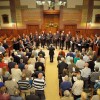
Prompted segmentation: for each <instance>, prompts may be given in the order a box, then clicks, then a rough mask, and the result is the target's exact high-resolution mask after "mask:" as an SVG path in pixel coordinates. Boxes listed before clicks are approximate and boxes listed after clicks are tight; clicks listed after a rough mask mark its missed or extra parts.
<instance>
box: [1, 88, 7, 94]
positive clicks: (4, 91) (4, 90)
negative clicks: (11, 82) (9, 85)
mask: <svg viewBox="0 0 100 100" xmlns="http://www.w3.org/2000/svg"><path fill="white" fill-rule="evenodd" d="M0 93H1V94H3V93H6V87H5V86H3V87H1V89H0Z"/></svg>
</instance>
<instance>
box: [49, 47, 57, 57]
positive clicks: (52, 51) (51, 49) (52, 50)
mask: <svg viewBox="0 0 100 100" xmlns="http://www.w3.org/2000/svg"><path fill="white" fill-rule="evenodd" d="M48 50H49V55H54V50H55V48H54V47H52V46H51V47H49V48H48Z"/></svg>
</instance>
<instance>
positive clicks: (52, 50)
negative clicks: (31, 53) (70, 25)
mask: <svg viewBox="0 0 100 100" xmlns="http://www.w3.org/2000/svg"><path fill="white" fill-rule="evenodd" d="M48 50H49V57H50V62H53V57H54V50H55V48H54V47H53V44H51V45H50V47H49V48H48Z"/></svg>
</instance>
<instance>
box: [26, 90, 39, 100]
mask: <svg viewBox="0 0 100 100" xmlns="http://www.w3.org/2000/svg"><path fill="white" fill-rule="evenodd" d="M26 100H40V98H39V97H38V96H37V95H35V89H33V88H32V89H31V90H30V95H27V96H26Z"/></svg>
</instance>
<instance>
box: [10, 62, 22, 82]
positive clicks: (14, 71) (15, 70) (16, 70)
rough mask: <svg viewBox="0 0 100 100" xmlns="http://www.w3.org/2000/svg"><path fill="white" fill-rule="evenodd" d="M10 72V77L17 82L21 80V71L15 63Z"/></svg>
mask: <svg viewBox="0 0 100 100" xmlns="http://www.w3.org/2000/svg"><path fill="white" fill-rule="evenodd" d="M11 74H12V79H15V81H16V82H18V81H19V80H21V75H22V72H21V70H20V69H19V68H18V65H17V64H16V65H15V66H14V68H12V69H11Z"/></svg>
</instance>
